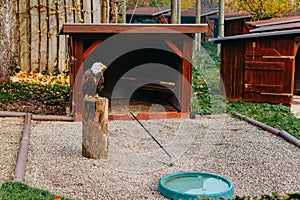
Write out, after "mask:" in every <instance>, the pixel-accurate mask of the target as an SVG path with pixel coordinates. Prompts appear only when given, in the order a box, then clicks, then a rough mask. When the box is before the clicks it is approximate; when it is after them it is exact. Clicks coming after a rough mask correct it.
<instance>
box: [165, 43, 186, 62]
mask: <svg viewBox="0 0 300 200" xmlns="http://www.w3.org/2000/svg"><path fill="white" fill-rule="evenodd" d="M165 42H166V44H167V45H168V46H169V47H170V48H171V49H172V50H173V51H174V52H175V53H176V54H177V55H178V56H179V57H180V58H182V52H181V51H180V49H178V47H177V46H176V45H175V44H174V43H173V42H172V41H170V40H166V41H165Z"/></svg>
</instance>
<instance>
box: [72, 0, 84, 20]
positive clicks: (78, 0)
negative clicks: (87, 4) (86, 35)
mask: <svg viewBox="0 0 300 200" xmlns="http://www.w3.org/2000/svg"><path fill="white" fill-rule="evenodd" d="M74 1H75V2H74V6H75V7H76V10H75V22H76V23H81V22H83V19H82V12H81V11H82V3H81V0H74Z"/></svg>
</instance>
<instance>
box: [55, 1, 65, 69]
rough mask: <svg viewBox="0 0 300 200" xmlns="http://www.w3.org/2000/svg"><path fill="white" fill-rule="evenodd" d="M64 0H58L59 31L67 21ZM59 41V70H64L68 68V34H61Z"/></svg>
mask: <svg viewBox="0 0 300 200" xmlns="http://www.w3.org/2000/svg"><path fill="white" fill-rule="evenodd" d="M64 7H65V4H64V0H59V1H58V10H59V15H58V18H59V19H58V30H57V31H59V30H60V29H61V27H62V25H63V24H64V22H65V17H64ZM58 38H59V43H58V70H59V72H63V71H64V70H65V69H66V68H67V59H66V53H67V48H66V36H64V35H59V36H58Z"/></svg>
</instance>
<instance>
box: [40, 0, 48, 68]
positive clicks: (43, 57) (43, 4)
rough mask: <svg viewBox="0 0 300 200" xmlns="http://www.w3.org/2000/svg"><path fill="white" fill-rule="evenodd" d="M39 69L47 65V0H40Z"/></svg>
mask: <svg viewBox="0 0 300 200" xmlns="http://www.w3.org/2000/svg"><path fill="white" fill-rule="evenodd" d="M39 5H40V7H39V11H40V41H41V42H40V71H41V72H42V71H44V70H45V69H46V68H47V67H48V66H47V64H48V38H47V36H48V20H49V19H48V9H47V0H40V4H39Z"/></svg>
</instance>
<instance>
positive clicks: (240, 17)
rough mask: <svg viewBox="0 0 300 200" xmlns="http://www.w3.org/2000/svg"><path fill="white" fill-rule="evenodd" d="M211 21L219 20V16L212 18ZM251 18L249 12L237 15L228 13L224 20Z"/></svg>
mask: <svg viewBox="0 0 300 200" xmlns="http://www.w3.org/2000/svg"><path fill="white" fill-rule="evenodd" d="M210 18H211V19H214V18H219V16H212V17H210ZM247 18H251V15H250V14H249V13H247V12H236V13H226V14H225V15H224V20H226V21H229V20H235V19H247Z"/></svg>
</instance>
